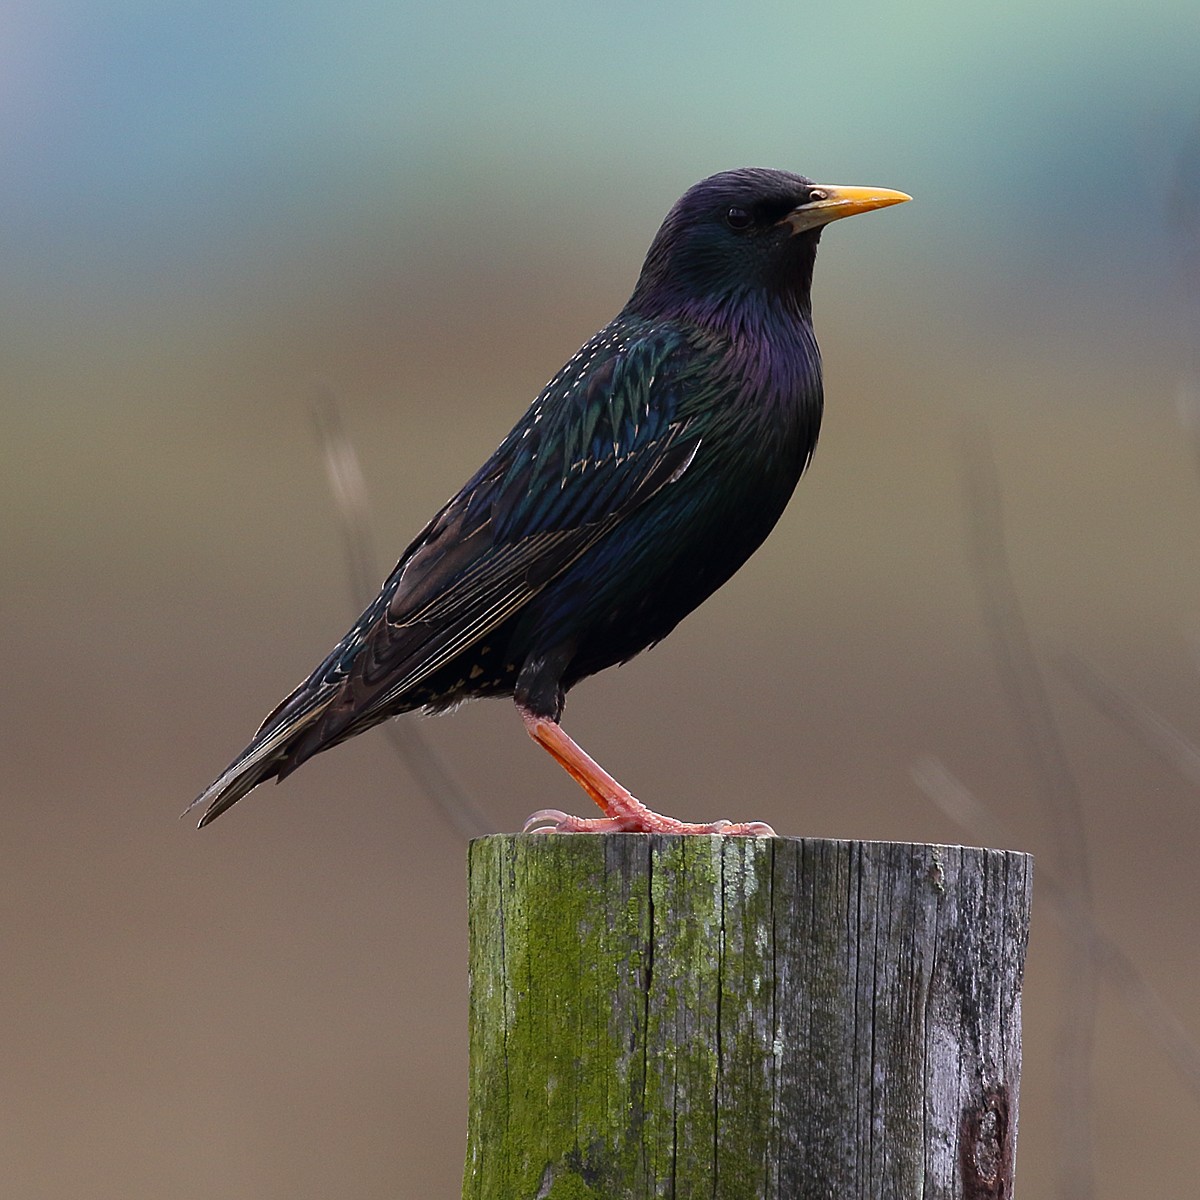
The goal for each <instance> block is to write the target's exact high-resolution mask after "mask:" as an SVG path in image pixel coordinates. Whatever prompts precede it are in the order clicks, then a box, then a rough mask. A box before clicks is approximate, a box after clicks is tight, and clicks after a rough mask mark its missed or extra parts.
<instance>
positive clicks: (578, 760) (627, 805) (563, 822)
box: [518, 708, 775, 837]
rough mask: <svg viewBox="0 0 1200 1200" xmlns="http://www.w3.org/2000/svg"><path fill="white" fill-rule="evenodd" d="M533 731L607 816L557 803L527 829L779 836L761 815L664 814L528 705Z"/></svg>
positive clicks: (541, 812) (534, 818)
mask: <svg viewBox="0 0 1200 1200" xmlns="http://www.w3.org/2000/svg"><path fill="white" fill-rule="evenodd" d="M518 711H519V712H520V713H521V717H522V719H523V720H524V722H525V728H526V730H527V731H528V733H529V736H530V737H531V738H533V740H534V741H535V742H537V744H538V745H539V746H541V747H542V748H543V749H544V750H546V751H547V753H549V755H550V756H551V757H552V758H553V759H554V760H555V762H557V763H558V764H559V766H561V767H562V768H563V770H564V771H566V772H567V774H568V775H570V776H571V778H572V779H574V780H575V782H576V783H577V784H579V786H580V787H581V788H583V790H584V791H585V792H587V794H588V795H589V796H591V798H592V799H593V800H594V801H595V802H596V803H597V804H598V805H599V806H600V809H601V811H602V812H603V813H604V816H603V817H596V818H594V819H592V820H587V819H585V818H583V817H572V816H570V815H568V814H567V813H564V812H559V811H558V809H554V808H543V809H541V810H539V811H538V812H535V813H534V814H533V815H532V816H531V817H530V818H529V820H528V821H526V822H525V831H526V832H527V833H529V832H536V833H720V834H725V835H727V836H734V837H774V835H775V831H774V830H773V829H772V828H771V827H770V825H766V824H764V823H763V822H762V821H748V822H746V823H744V824H741V825H735V824H733V823H732V822H730V821H713V822H712V823H711V824H709V825H695V824H692V823H691V822H688V821H677V820H676V819H675V818H674V817H664V816H662V815H661V814H660V813H656V812H653V811H652V810H651V809H649V808H647V807H646V806H645V805H644V804H643V803H642V802H641V801H640V800H639V799H638V798H637V797H636V796H635V795H634V794H633V793H632V792H630V791H629V790H628V789H627V788H623V787H622V786H621V785H620V784H619V783H618V782H617V781H616V780H615V779H614V778H613V777H612V776H611V775H610V774H609V773H608V772H607V771H606V770H604V768H603V767H601V766H600V764H599V763H597V762H596V761H595V760H594V759H593V758H591V757H590V756H589V755H587V754H586V753H584V751H583V750H581V749H580V748H579V746H577V745H576V744H575V743H574V742H573V741H572V740H571V739H570V738H569V737H568V736H567V735H566V734H565V733H564V732H563V730H562V729H561V727H560V726H558V725H556V724H555V723H554V722H553V721H551V720H549V719H548V718H546V717H538V716H535V715H534V714H533V713H531V712H528V711H527V710H526V709H523V708H520V709H519V710H518Z"/></svg>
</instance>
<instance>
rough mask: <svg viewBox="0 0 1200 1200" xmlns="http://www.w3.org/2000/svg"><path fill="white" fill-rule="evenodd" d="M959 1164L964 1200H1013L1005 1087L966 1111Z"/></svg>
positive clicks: (986, 1094) (987, 1093) (992, 1090)
mask: <svg viewBox="0 0 1200 1200" xmlns="http://www.w3.org/2000/svg"><path fill="white" fill-rule="evenodd" d="M958 1161H959V1166H960V1167H961V1169H962V1185H963V1200H1010V1198H1011V1196H1012V1191H1013V1154H1012V1130H1011V1128H1010V1125H1009V1101H1008V1089H1007V1088H1006V1087H1003V1086H1000V1087H994V1088H988V1089H987V1090H986V1091H985V1092H984V1094H983V1098H982V1100H981V1102H980V1103H979V1104H977V1105H972V1106H971V1107H970V1108H967V1109H964V1111H963V1114H962V1119H961V1121H960V1122H959V1131H958Z"/></svg>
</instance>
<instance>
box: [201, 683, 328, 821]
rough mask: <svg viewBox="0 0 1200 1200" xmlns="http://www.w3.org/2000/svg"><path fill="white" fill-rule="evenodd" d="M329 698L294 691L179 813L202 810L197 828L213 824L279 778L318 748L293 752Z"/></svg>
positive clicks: (319, 747) (325, 695) (322, 747)
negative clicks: (263, 784) (240, 801)
mask: <svg viewBox="0 0 1200 1200" xmlns="http://www.w3.org/2000/svg"><path fill="white" fill-rule="evenodd" d="M330 699H332V696H331V695H330V694H328V693H326V694H324V695H320V694H318V695H317V696H313V695H312V694H311V693H307V689H306V687H305V685H301V687H299V688H297V689H296V691H295V692H293V693H292V694H291V695H290V696H289V697H288V698H287V699H286V700H285V701H284V702H283V703H282V704H281V705H279V707H278V708H276V709H275V710H274V711H273V712H272V713H270V714H269V715H268V716H267V719H266V720H265V721H264V722H263V723H262V727H261V728H260V729H259V731H258V732H257V733H256V734H255V735H254V740H253V741H252V742H251V743H250V745H248V746H247V747H246V748H245V750H243V751H242V752H241V754H239V755H238V756H237V758H235V759H234V760H233V762H231V763H230V764H229V766H228V767H226V768H225V770H224V771H223V772H222V773H221V774H220V775H219V776H218V777H217V778H216V779H214V780H213V782H212V783H210V784H209V785H208V787H206V788H205V789H204V791H202V792H201V793H200V795H198V796H197V797H196V798H195V800H193V801H192V802H191V804H189V805H188V806H187V808H185V809H184V810H183V812H182V813H181V814H180V815H181V816H187V814H188V813H190V812H191V811H192V810H193V809H196V808H201V807H203V808H204V814H203V815H202V816H201V818H200V821H199V823H198V824H197V826H196V828H197V829H203V828H204V826H205V825H207V824H208V823H209V822H210V821H215V820H216V819H217V818H218V817H219V816H220V815H221V814H222V813H223V812H224V811H225V810H226V809H227V808H232V807H233V805H235V804H236V803H237V802H238V801H239V800H240V799H241V798H242V797H243V796H245V795H246V794H247V793H248V792H251V791H253V790H254V789H255V788H256V787H258V785H259V784H260V783H264V782H265V781H266V780H268V779H276V778H278V779H282V778H283V776H284V775H287V774H289V773H290V772H291V771H293V770H295V768H296V767H298V766H299V765H300V763H301V762H303V761H304V760H305V759H307V758H309V757H310V756H311V755H312V754H314V753H316V752H317V751H318V750H321V749H324V748H325V747H324V746H322V745H317V746H314V747H312V748H306V749H305V750H304V751H303V752H301V753H299V754H297V753H296V740H297V738H298V737H299V736H300V735H301V734H303V733H305V732H306V731H307V730H308V729H309V727H310V726H311V725H312V723H313V722H314V721H315V720H317V718H318V717H320V716H321V714H322V713H323V712H324V711H325V708H326V707H327V705H328V703H329V700H330Z"/></svg>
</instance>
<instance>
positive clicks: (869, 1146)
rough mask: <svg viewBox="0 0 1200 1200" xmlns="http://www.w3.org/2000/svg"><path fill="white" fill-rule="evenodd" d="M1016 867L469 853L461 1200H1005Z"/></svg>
mask: <svg viewBox="0 0 1200 1200" xmlns="http://www.w3.org/2000/svg"><path fill="white" fill-rule="evenodd" d="M1031 872H1032V864H1031V860H1030V858H1029V856H1027V855H1024V854H1019V853H1015V852H1009V851H998V850H979V849H972V848H968V847H962V846H932V845H910V844H907V843H892V842H843V841H822V840H816V839H804V838H720V837H669V836H660V835H645V834H605V835H565V836H564V835H538V834H520V835H511V836H509V835H503V836H494V837H486V838H481V839H479V840H478V841H475V842H473V843H472V844H471V850H470V918H471V957H470V967H471V1029H470V1052H471V1095H470V1115H469V1131H468V1144H467V1161H466V1170H465V1174H464V1182H463V1196H464V1198H468V1200H523V1198H528V1200H535V1198H537V1200H581V1198H583V1197H595V1198H596V1200H625V1198H627V1197H634V1198H639V1197H658V1196H664V1197H676V1198H679V1200H688V1198H691V1197H701V1196H703V1197H725V1198H729V1200H752V1198H753V1200H757V1198H759V1197H772V1198H774V1197H779V1198H781V1200H782V1198H787V1200H806V1198H808V1197H812V1198H814V1200H817V1198H821V1200H824V1198H826V1197H830V1198H833V1197H836V1198H837V1200H856V1198H861V1200H868V1198H869V1200H890V1198H893V1197H894V1198H896V1200H908V1198H915V1197H922V1198H923V1200H936V1198H943V1197H944V1198H946V1200H949V1198H951V1197H954V1198H957V1197H963V1198H965V1200H983V1198H985V1197H986V1198H988V1200H1011V1197H1012V1195H1013V1171H1014V1159H1015V1149H1016V1132H1017V1092H1018V1084H1019V1080H1020V1063H1021V1026H1020V1015H1021V978H1022V970H1023V965H1024V957H1025V946H1026V941H1027V937H1028V929H1029V901H1030V885H1031Z"/></svg>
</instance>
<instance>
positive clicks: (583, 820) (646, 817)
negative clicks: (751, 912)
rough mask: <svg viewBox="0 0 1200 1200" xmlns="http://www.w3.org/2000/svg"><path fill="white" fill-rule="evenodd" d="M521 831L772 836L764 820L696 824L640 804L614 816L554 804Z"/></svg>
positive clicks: (530, 819)
mask: <svg viewBox="0 0 1200 1200" xmlns="http://www.w3.org/2000/svg"><path fill="white" fill-rule="evenodd" d="M524 832H525V833H683V834H693V833H716V834H720V835H721V836H722V837H775V830H774V829H772V828H771V826H770V825H768V824H767V823H766V822H765V821H744V822H742V823H740V824H734V822H732V821H712V822H709V823H708V824H696V823H694V822H692V821H679V820H676V819H675V818H674V817H666V816H663V815H662V813H656V812H653V811H652V810H651V809H648V808H645V807H644V806H642V807H641V810H640V811H635V812H628V813H624V814H623V815H621V816H617V817H593V818H588V817H575V816H572V815H571V814H570V813H565V812H560V811H559V810H558V809H557V808H542V809H539V810H538V811H537V812H535V813H534V814H533V815H532V816H531V817H530V818H529V820H527V821H526V822H525V826H524Z"/></svg>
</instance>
